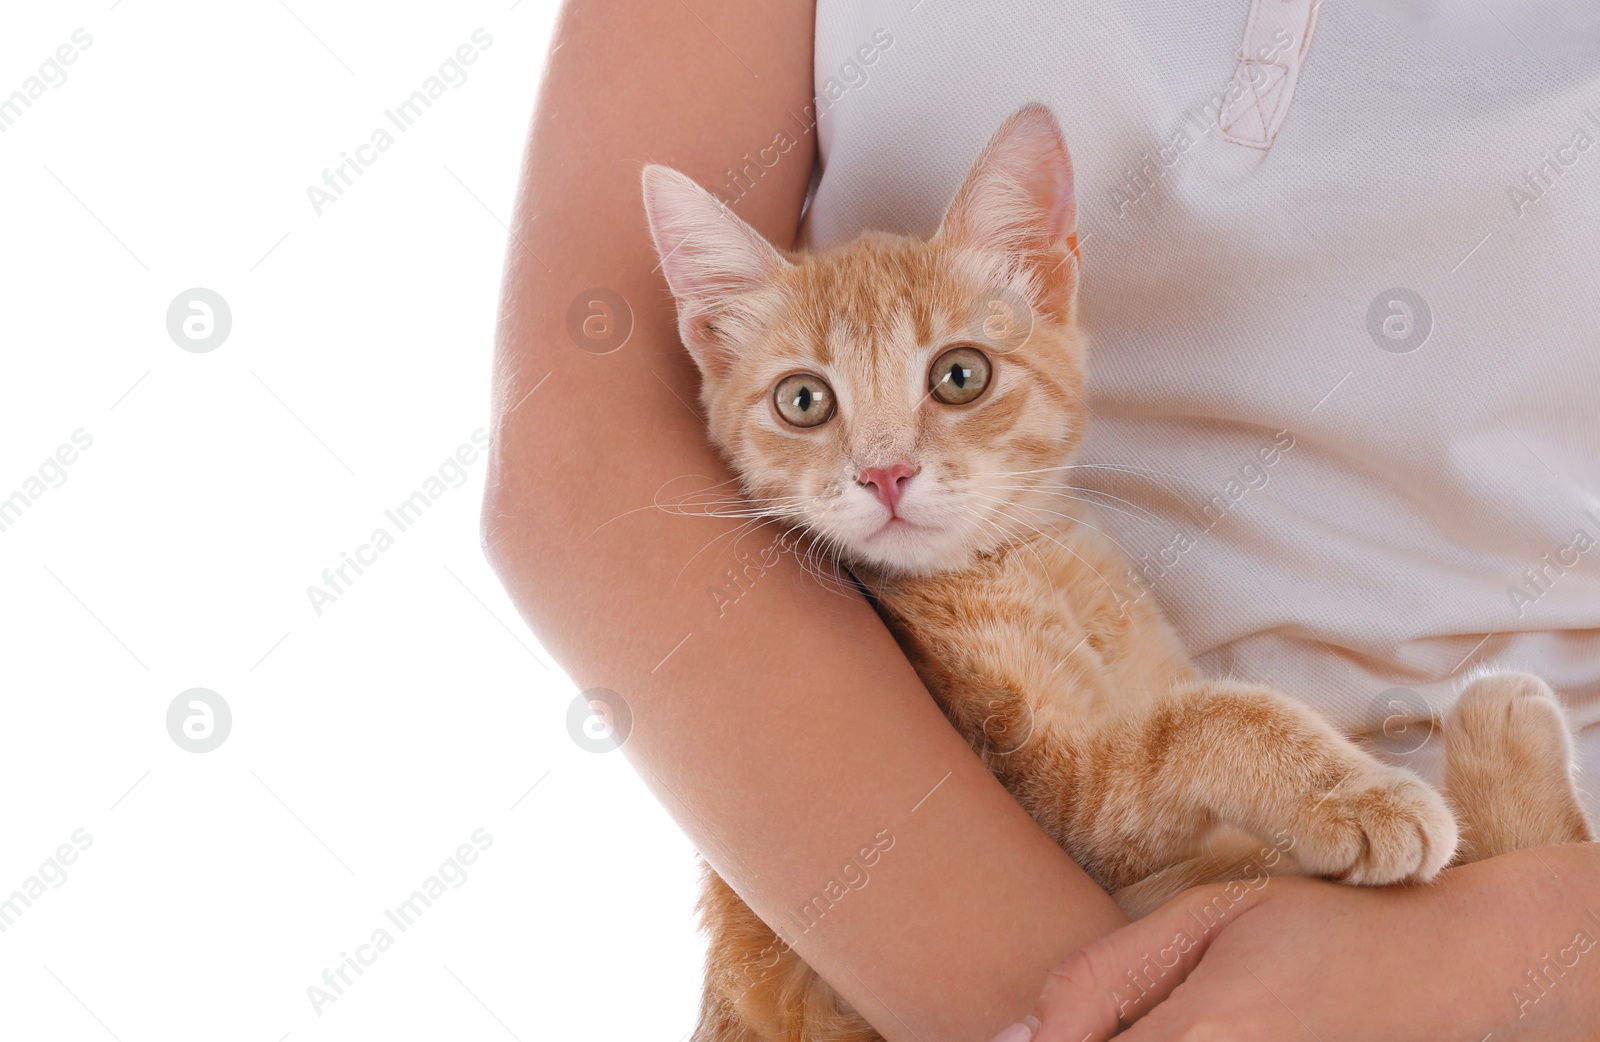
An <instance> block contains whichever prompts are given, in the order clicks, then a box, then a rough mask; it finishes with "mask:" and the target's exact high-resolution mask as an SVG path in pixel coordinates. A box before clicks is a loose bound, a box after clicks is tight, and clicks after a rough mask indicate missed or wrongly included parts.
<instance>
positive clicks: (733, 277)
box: [644, 163, 790, 372]
mask: <svg viewBox="0 0 1600 1042" xmlns="http://www.w3.org/2000/svg"><path fill="white" fill-rule="evenodd" d="M644 210H645V216H646V217H647V218H649V221H650V235H651V237H652V238H653V239H654V240H655V244H656V253H657V254H658V255H659V256H660V257H661V270H662V273H663V274H665V275H666V277H667V285H668V286H670V287H671V288H672V294H673V296H675V297H677V298H678V335H679V336H680V338H681V339H682V340H683V346H684V347H686V348H688V349H689V353H690V354H691V355H693V356H694V360H695V364H697V365H698V366H699V367H700V369H701V371H702V372H709V371H716V370H720V369H721V368H722V367H723V366H724V365H725V364H726V363H727V361H728V360H729V358H730V357H731V353H732V352H733V351H734V350H735V349H737V347H738V345H739V342H740V340H741V339H743V338H744V337H747V336H749V335H751V334H752V333H753V332H754V331H755V328H756V327H757V326H758V325H759V319H760V317H759V316H758V315H756V314H755V313H753V311H752V310H751V309H750V307H748V306H745V305H746V304H747V303H748V302H747V301H741V299H740V298H741V295H743V294H747V293H749V292H750V291H751V290H755V289H759V288H761V287H762V286H764V285H765V284H766V283H767V282H768V281H770V280H771V279H772V278H773V276H775V275H777V274H778V273H779V272H780V271H782V270H783V269H784V268H787V267H789V266H790V265H789V261H788V260H787V259H785V258H784V256H783V254H781V253H779V252H778V251H777V250H776V249H775V248H774V247H773V246H772V244H771V243H769V242H768V241H767V240H766V239H764V238H763V237H762V235H761V233H760V232H758V231H756V230H755V229H754V228H752V227H750V225H748V224H746V223H745V222H744V221H742V220H740V219H739V217H738V216H737V215H735V214H734V212H733V211H732V210H730V209H728V207H727V206H726V205H724V204H723V203H722V202H721V201H720V200H718V199H717V198H716V196H714V195H712V194H711V193H710V192H708V191H706V190H705V189H704V188H701V187H700V186H699V185H697V184H695V183H694V181H693V180H691V179H690V178H689V177H687V176H685V175H684V174H681V173H679V172H678V171H676V170H673V169H672V168H671V167H665V166H659V165H656V164H654V163H652V164H650V165H649V166H646V167H645V168H644Z"/></svg>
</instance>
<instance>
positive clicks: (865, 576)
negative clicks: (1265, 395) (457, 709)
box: [644, 105, 1593, 1042]
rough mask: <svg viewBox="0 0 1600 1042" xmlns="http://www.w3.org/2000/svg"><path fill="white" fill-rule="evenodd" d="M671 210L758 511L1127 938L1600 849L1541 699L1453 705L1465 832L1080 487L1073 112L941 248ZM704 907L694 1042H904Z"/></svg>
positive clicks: (987, 173)
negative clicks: (1230, 883)
mask: <svg viewBox="0 0 1600 1042" xmlns="http://www.w3.org/2000/svg"><path fill="white" fill-rule="evenodd" d="M644 193H645V206H646V212H647V214H648V216H649V220H650V229H651V233H652V235H653V236H654V240H655V244H656V248H657V250H658V252H659V254H660V257H661V263H662V269H663V271H664V272H665V274H666V277H667V281H668V283H669V285H670V286H671V288H672V292H673V294H674V296H675V297H676V298H677V303H678V326H679V333H680V335H681V337H682V340H683V343H684V345H685V346H686V347H687V348H688V350H689V352H690V354H691V355H692V356H693V357H694V361H695V363H696V365H697V366H698V367H699V369H700V372H701V376H702V389H701V401H702V403H703V405H704V408H705V411H706V415H707V418H708V424H709V427H710V434H711V437H712V439H713V441H714V442H715V443H716V445H717V446H718V448H719V449H720V450H721V451H722V454H723V456H724V457H725V458H726V459H727V461H728V462H729V464H730V465H731V466H732V467H733V468H734V470H735V471H736V472H737V473H738V475H739V477H740V479H741V481H742V484H743V487H744V490H745V493H746V495H747V496H748V497H749V500H750V502H752V503H754V504H757V505H758V506H759V505H763V504H765V505H767V506H768V507H770V509H771V512H772V514H773V515H774V516H776V517H777V518H779V519H781V521H783V522H785V523H786V524H787V525H788V526H789V527H791V528H792V529H794V530H796V531H799V532H803V533H804V534H805V535H806V537H807V538H809V539H811V540H812V541H814V543H815V544H816V545H818V546H820V547H823V548H826V549H827V550H829V551H832V552H834V553H837V554H839V555H840V556H841V558H842V559H843V561H844V562H845V563H847V564H848V565H849V566H850V568H851V570H852V571H853V572H854V574H855V575H856V577H857V578H858V579H859V580H860V581H861V583H862V584H863V585H864V586H865V587H866V588H867V589H868V590H869V591H870V593H871V595H872V596H873V598H874V600H875V601H876V604H877V608H878V610H879V612H880V613H881V614H882V616H883V618H884V620H885V622H887V624H888V625H889V627H890V629H891V630H892V631H893V632H894V634H895V636H896V638H897V639H898V641H899V642H900V645H901V647H902V648H903V649H904V650H905V652H906V654H907V655H908V656H909V657H910V659H911V662H912V663H913V665H914V666H915V667H916V669H917V671H918V673H919V674H920V676H921V677H922V679H923V681H924V682H925V683H926V684H927V686H928V688H929V690H930V691H931V692H932V693H933V695H934V697H935V698H936V699H937V700H938V701H939V704H940V706H941V707H942V708H943V709H944V711H945V713H946V714H947V715H948V716H949V718H950V721H951V723H952V724H954V725H955V727H956V728H958V729H959V730H960V732H961V733H962V735H963V736H964V737H965V738H966V739H967V741H968V742H969V744H970V745H971V746H972V748H973V749H974V750H975V751H976V752H977V753H978V755H979V756H981V757H982V758H983V759H984V761H985V763H986V764H987V766H988V767H989V768H990V769H991V770H992V771H993V772H994V773H995V775H996V776H997V777H998V778H999V779H1000V780H1001V782H1003V783H1004V784H1005V786H1006V788H1007V789H1009V790H1010V791H1011V793H1012V794H1013V795H1014V796H1015V797H1016V798H1017V800H1018V801H1019V802H1020V803H1021V804H1022V806H1023V807H1024V808H1026V809H1027V811H1028V812H1029V813H1030V814H1031V815H1032V816H1033V818H1034V819H1035V820H1036V821H1038V822H1039V824H1040V825H1041V826H1043V827H1044V828H1045V830H1046V831H1048V832H1049V833H1050V835H1051V836H1052V837H1053V838H1054V839H1055V840H1056V842H1057V843H1059V844H1060V845H1061V847H1062V848H1063V849H1065V850H1066V851H1067V853H1069V854H1071V855H1072V857H1073V858H1074V859H1075V860H1076V861H1077V862H1078V864H1080V865H1081V866H1083V868H1084V869H1085V871H1087V872H1088V873H1089V874H1090V875H1091V876H1093V877H1094V878H1095V880H1096V881H1098V882H1099V883H1100V885H1101V886H1103V887H1105V888H1106V890H1107V891H1109V892H1110V893H1111V894H1112V895H1113V896H1114V897H1115V898H1116V900H1117V901H1118V903H1119V904H1121V906H1122V907H1123V908H1124V910H1126V911H1127V912H1128V913H1129V914H1130V915H1140V914H1144V913H1145V912H1148V911H1150V910H1151V909H1153V908H1155V907H1156V906H1158V905H1159V904H1160V903H1162V902H1163V901H1165V900H1166V899H1167V898H1168V897H1170V896H1172V895H1173V894H1176V893H1177V892H1179V891H1180V890H1182V889H1184V888H1186V887H1188V886H1191V885H1194V884H1197V883H1200V882H1206V881H1213V880H1224V879H1240V878H1254V874H1256V873H1262V872H1271V873H1273V874H1282V873H1285V872H1302V873H1306V874H1311V875H1318V876H1327V877H1331V878H1336V879H1342V880H1344V881H1346V882H1350V883H1357V884H1367V885H1382V884H1388V883H1398V882H1406V881H1424V880H1428V879H1431V878H1433V877H1434V876H1435V875H1437V874H1438V873H1439V871H1440V870H1442V869H1443V868H1444V867H1445V866H1446V865H1448V864H1450V863H1451V862H1452V859H1456V860H1471V859H1476V858H1481V857H1489V856H1493V855H1495V854H1498V853H1502V852H1504V851H1506V850H1511V849H1516V848H1519V847H1526V846H1536V845H1542V844H1548V843H1559V842H1569V841H1579V840H1591V839H1593V832H1592V830H1591V828H1590V825H1589V823H1588V821H1587V820H1586V818H1585V817H1584V814H1583V811H1582V809H1581V806H1580V804H1579V802H1578V794H1577V791H1576V789H1575V787H1574V785H1573V782H1572V777H1571V768H1570V764H1571V759H1572V748H1571V740H1570V737H1569V735H1568V732H1567V728H1566V724H1565V720H1564V718H1563V716H1562V714H1561V710H1560V707H1559V703H1558V702H1557V701H1556V699H1555V696H1554V694H1553V693H1552V692H1551V691H1550V689H1549V688H1548V687H1547V686H1546V685H1545V684H1544V683H1543V682H1542V681H1540V680H1538V679H1537V678H1534V677H1530V676H1526V675H1523V674H1514V673H1499V674H1495V673H1491V674H1487V675H1483V676H1481V677H1479V678H1478V679H1476V680H1475V681H1473V682H1472V683H1471V684H1470V685H1469V686H1468V688H1467V690H1466V691H1465V692H1464V693H1463V695H1462V696H1461V699H1460V701H1459V703H1458V705H1457V707H1456V708H1455V710H1454V711H1453V712H1452V714H1451V716H1450V719H1449V721H1448V722H1447V759H1448V765H1449V766H1448V770H1447V784H1448V786H1449V789H1450V792H1451V796H1452V799H1453V800H1454V802H1455V804H1456V813H1458V814H1460V815H1461V825H1460V826H1459V830H1458V823H1457V818H1456V816H1455V815H1454V814H1452V811H1451V808H1450V807H1449V806H1448V805H1447V804H1446V802H1445V799H1444V798H1443V797H1442V796H1441V795H1440V794H1439V793H1438V792H1436V791H1434V789H1432V788H1431V787H1429V786H1428V785H1426V784H1425V783H1424V782H1422V780H1421V779H1419V778H1418V777H1416V776H1415V775H1413V774H1411V773H1410V772H1408V771H1406V770H1403V769H1401V768H1398V767H1391V766H1388V765H1385V764H1383V763H1381V762H1379V761H1378V760H1376V759H1374V758H1373V757H1371V756H1370V755H1368V754H1367V753H1366V752H1364V751H1362V750H1361V749H1360V748H1358V747H1357V746H1356V745H1354V744H1353V743H1351V742H1350V741H1348V740H1347V739H1346V738H1344V737H1343V736H1342V735H1340V734H1339V733H1338V732H1336V731H1335V730H1334V729H1333V728H1332V727H1331V726H1330V725H1328V724H1327V723H1326V722H1325V721H1323V720H1322V719H1320V718H1319V717H1317V716H1316V715H1314V714H1313V713H1312V712H1310V711H1309V710H1308V709H1306V708H1305V707H1304V706H1302V705H1301V704H1300V703H1298V702H1295V701H1293V700H1292V699H1290V698H1288V697H1286V696H1284V695H1282V694H1280V693H1278V692H1276V691H1274V690H1271V689H1269V688H1265V687H1261V686H1258V685H1254V684H1246V683H1242V682H1239V681H1236V680H1231V679H1230V680H1218V679H1212V678H1209V677H1204V676H1201V675H1200V674H1199V673H1197V672H1196V671H1195V669H1194V667H1193V666H1192V665H1191V664H1190V662H1189V660H1188V658H1187V656H1186V654H1185V652H1184V649H1183V647H1182V645H1181V644H1180V643H1179V641H1178V639H1177V636H1176V635H1175V634H1174V633H1173V631H1172V629H1171V628H1170V626H1169V625H1168V623H1167V622H1166V620H1165V618H1164V617H1163V616H1162V614H1161V612H1160V610H1159V609H1158V607H1157V606H1156V604H1155V603H1154V600H1153V598H1150V597H1145V596H1142V594H1143V591H1142V590H1140V589H1138V588H1137V587H1135V586H1133V585H1132V584H1131V583H1130V582H1129V580H1128V579H1127V578H1126V576H1127V575H1128V569H1127V567H1126V564H1125V561H1124V559H1123V558H1122V556H1121V555H1120V554H1119V552H1118V551H1117V550H1116V549H1115V548H1114V547H1113V546H1112V545H1111V544H1110V543H1109V542H1108V541H1107V540H1106V539H1105V538H1104V537H1103V536H1101V535H1100V534H1099V532H1098V531H1097V530H1095V529H1094V528H1092V527H1090V522H1088V521H1086V520H1084V511H1083V509H1082V508H1083V503H1082V501H1081V500H1080V499H1079V498H1075V495H1074V494H1073V493H1071V492H1069V491H1068V490H1069V489H1070V487H1071V486H1070V485H1069V484H1068V482H1067V480H1066V478H1065V474H1066V473H1067V465H1068V464H1069V463H1070V462H1071V460H1072V458H1073V454H1074V451H1075V449H1076V447H1077V446H1078V444H1079V441H1080V439H1081V438H1082V436H1083V431H1084V424H1085V422H1086V420H1087V418H1088V407H1087V403H1086V400H1085V391H1084V361H1085V353H1086V343H1085V339H1084V336H1083V334H1082V333H1081V332H1080V331H1079V329H1078V328H1077V324H1076V294H1077V285H1078V272H1079V257H1078V252H1077V247H1076V237H1075V234H1074V228H1075V221H1076V205H1075V201H1074V197H1073V185H1072V167H1071V162H1070V160H1069V158H1068V155H1067V149H1066V145H1065V143H1064V142H1063V140H1062V136H1061V132H1060V129H1059V128H1058V127H1057V125H1056V122H1055V119H1054V118H1053V117H1052V116H1051V114H1050V113H1049V111H1048V110H1047V109H1045V108H1044V107H1042V106H1038V105H1030V106H1027V107H1025V108H1023V109H1021V110H1020V111H1018V112H1017V113H1016V114H1015V115H1013V116H1012V117H1011V118H1010V119H1009V120H1007V121H1006V123H1005V125H1004V126H1002V127H1001V128H1000V130H999V131H998V132H997V133H996V134H995V136H994V137H993V138H992V139H991V140H990V142H989V143H988V145H987V146H986V147H985V148H984V150H983V152H982V153H981V154H980V155H979V156H978V158H977V161H976V163H975V164H974V166H973V167H972V170H971V171H970V173H969V174H968V175H967V178H966V180H965V181H964V182H963V184H962V185H961V187H960V189H959V191H957V193H956V195H955V198H954V200H953V201H952V202H951V204H950V207H949V209H948V210H947V211H946V213H945V215H944V219H943V221H942V223H941V224H940V226H939V229H938V231H937V232H936V233H935V234H934V235H933V236H932V237H931V238H929V239H927V240H919V239H914V238H908V237H904V236H898V235H889V234H884V233H879V232H868V233H865V234H863V235H862V236H860V237H859V238H858V239H856V240H855V241H854V242H852V243H850V244H848V245H846V246H843V247H840V248H838V249H834V250H829V251H826V252H820V253H809V254H802V253H796V254H785V253H783V252H780V251H779V250H777V249H775V248H774V247H773V246H771V245H770V244H769V243H768V242H767V241H766V240H764V239H763V238H762V237H761V235H760V234H759V233H757V232H756V231H755V230H754V229H752V228H751V227H750V226H749V225H747V224H746V223H745V222H743V221H741V220H740V219H739V218H738V217H736V216H734V215H733V214H732V213H731V212H730V211H729V210H728V209H727V208H726V207H725V206H723V205H722V204H721V203H719V202H718V201H717V200H716V199H715V198H714V197H713V196H711V195H710V194H709V193H707V192H705V191H704V190H703V189H701V188H700V187H699V186H698V185H696V184H695V183H694V182H693V181H691V180H689V179H688V178H687V177H685V176H683V175H682V174H680V173H678V172H676V171H674V170H670V169H667V168H665V167H661V166H648V167H646V168H645V171H644ZM997 736H1013V737H1011V738H1007V739H1005V740H1002V741H999V742H997V741H996V737H997ZM1463 836H1464V837H1465V843H1464V844H1458V840H1459V839H1460V838H1462V837H1463ZM1458 845H1459V846H1460V847H1461V851H1460V853H1459V855H1458ZM1268 852H1277V853H1272V854H1271V856H1270V857H1269V856H1266V855H1267V854H1268ZM1279 854H1282V855H1283V856H1281V857H1280V856H1278V855H1279ZM701 912H702V917H703V922H704V926H705V929H706V930H707V932H708V934H709V936H710V954H709V959H708V963H709V965H708V973H707V982H706V993H705V998H704V1004H703V1007H702V1011H701V1021H700V1025H699V1027H698V1029H697V1030H696V1033H695V1035H694V1039H695V1042H754V1040H768V1042H843V1040H852V1042H866V1040H873V1039H877V1038H879V1036H878V1034H877V1033H876V1032H875V1031H873V1029H872V1028H871V1027H870V1026H869V1025H868V1024H867V1023H866V1022H865V1021H864V1020H862V1019H861V1018H860V1017H859V1016H858V1015H857V1014H856V1013H855V1012H854V1011H853V1010H852V1009H851V1008H850V1007H849V1005H848V1004H847V1003H846V1002H845V1001H844V1000H843V998H841V997H840V996H839V995H838V994H837V993H835V992H834V991H833V989H832V988H831V987H829V985H828V984H827V983H826V982H825V981H823V980H822V979H821V978H820V977H818V976H817V975H816V973H814V972H813V971H812V970H811V969H810V968H809V967H808V966H806V964H805V963H804V962H803V961H802V960H801V958H800V956H799V955H798V954H797V953H796V952H795V951H793V950H792V949H791V948H790V947H789V946H788V944H787V943H786V942H785V940H784V939H781V938H780V937H779V936H778V934H776V933H775V932H774V931H773V930H772V929H770V928H768V927H767V925H766V924H765V923H763V922H762V921H761V920H760V919H759V918H758V917H757V916H756V915H755V913H753V912H752V911H751V910H750V909H749V908H748V907H746V906H745V905H744V903H743V902H742V901H740V900H739V898H738V896H737V895H736V894H735V893H734V892H733V890H732V889H731V888H729V887H728V886H727V884H726V883H724V882H723V881H722V880H721V879H720V878H719V877H717V876H716V874H715V873H714V872H712V871H711V870H710V869H709V868H707V869H706V872H705V892H704V895H703V897H702V899H701Z"/></svg>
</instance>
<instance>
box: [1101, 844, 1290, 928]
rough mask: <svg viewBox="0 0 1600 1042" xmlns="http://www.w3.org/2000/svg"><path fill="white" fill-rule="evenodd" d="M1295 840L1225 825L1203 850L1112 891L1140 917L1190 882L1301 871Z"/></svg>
mask: <svg viewBox="0 0 1600 1042" xmlns="http://www.w3.org/2000/svg"><path fill="white" fill-rule="evenodd" d="M1292 850H1293V842H1292V841H1290V840H1287V839H1280V840H1279V841H1277V842H1263V841H1262V840H1260V839H1258V838H1256V837H1255V836H1252V835H1250V834H1249V833H1247V832H1244V831H1242V830H1240V829H1236V828H1233V827H1231V826H1223V827H1221V828H1219V829H1218V830H1217V831H1216V832H1214V833H1213V834H1212V835H1211V836H1210V837H1208V839H1207V841H1206V847H1205V850H1204V852H1203V853H1201V854H1198V855H1196V856H1195V857H1192V858H1189V859H1188V860H1187V861H1180V862H1178V863H1177V864H1175V865H1168V866H1167V867H1166V868H1163V869H1161V870H1160V871H1159V872H1154V873H1151V874H1150V875H1148V876H1146V877H1145V878H1143V879H1141V880H1139V881H1138V882H1137V883H1132V884H1129V885H1128V886H1125V887H1123V888H1122V889H1121V890H1118V891H1117V892H1116V893H1114V894H1112V895H1111V898H1112V900H1114V901H1116V902H1117V904H1118V906H1120V907H1121V908H1122V911H1123V913H1124V914H1125V915H1127V916H1128V917H1129V918H1130V919H1140V918H1143V917H1144V916H1146V915H1149V914H1150V913H1151V912H1153V911H1155V910H1156V909H1157V908H1160V907H1161V906H1162V905H1164V904H1166V903H1167V902H1168V901H1170V900H1171V899H1172V898H1174V897H1177V896H1178V895H1179V894H1181V893H1183V892H1184V891H1185V890H1188V889H1189V888H1190V887H1195V886H1202V885H1204V884H1206V883H1235V882H1236V883H1238V884H1239V885H1241V886H1247V887H1251V888H1253V889H1259V888H1261V887H1263V886H1265V885H1266V884H1267V880H1269V879H1270V878H1271V877H1273V876H1303V875H1305V874H1306V873H1305V869H1303V868H1301V867H1300V865H1299V863H1298V862H1296V861H1295V859H1294V856H1293V855H1292V854H1291V853H1290V852H1291V851H1292Z"/></svg>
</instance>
